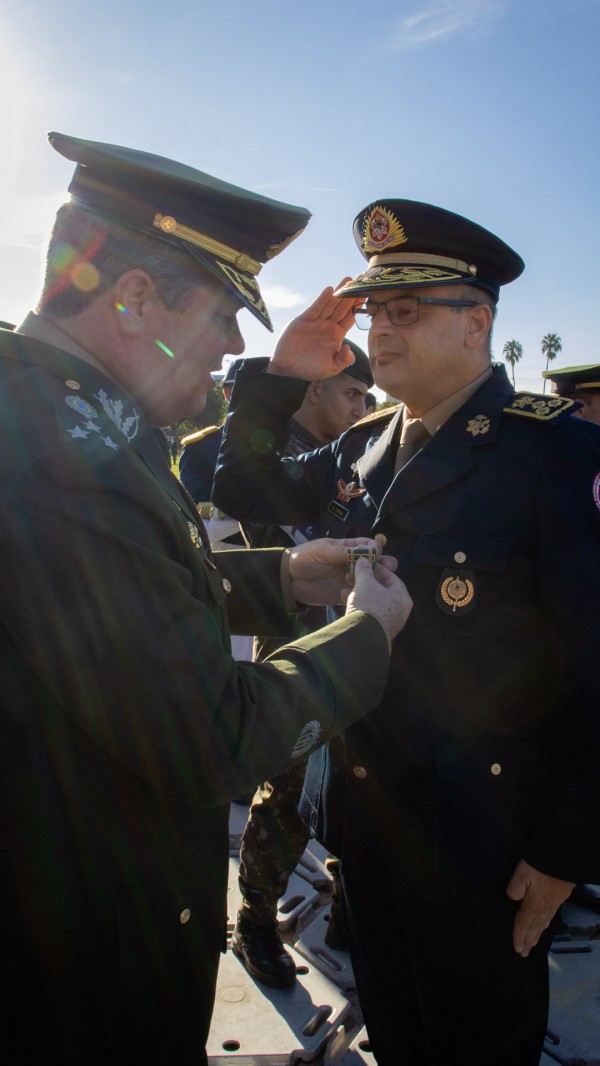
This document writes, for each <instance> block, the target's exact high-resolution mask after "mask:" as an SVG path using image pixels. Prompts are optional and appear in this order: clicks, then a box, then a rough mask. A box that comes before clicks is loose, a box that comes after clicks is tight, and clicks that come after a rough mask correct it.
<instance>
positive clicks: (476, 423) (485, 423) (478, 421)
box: [467, 415, 490, 437]
mask: <svg viewBox="0 0 600 1066" xmlns="http://www.w3.org/2000/svg"><path fill="white" fill-rule="evenodd" d="M489 428H490V420H489V418H488V417H487V415H475V418H472V419H471V420H470V421H469V422H467V433H472V434H473V436H474V437H478V436H479V435H480V434H481V433H487V431H488V429H489Z"/></svg>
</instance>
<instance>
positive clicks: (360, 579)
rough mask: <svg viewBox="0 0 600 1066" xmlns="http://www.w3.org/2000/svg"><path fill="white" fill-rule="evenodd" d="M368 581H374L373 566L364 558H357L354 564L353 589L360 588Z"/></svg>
mask: <svg viewBox="0 0 600 1066" xmlns="http://www.w3.org/2000/svg"><path fill="white" fill-rule="evenodd" d="M368 581H374V576H373V564H372V563H370V562H369V560H368V559H365V557H364V556H359V558H358V559H357V560H356V562H355V564H354V587H355V588H361V587H362V586H363V585H365V584H366V583H367V582H368Z"/></svg>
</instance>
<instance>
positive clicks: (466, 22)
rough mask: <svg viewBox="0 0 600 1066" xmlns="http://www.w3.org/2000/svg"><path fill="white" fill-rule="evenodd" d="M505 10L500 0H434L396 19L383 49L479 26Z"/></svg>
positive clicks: (421, 43)
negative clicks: (420, 8)
mask: <svg viewBox="0 0 600 1066" xmlns="http://www.w3.org/2000/svg"><path fill="white" fill-rule="evenodd" d="M501 12H502V4H500V3H499V2H498V0H434V2H433V3H430V4H429V5H428V6H426V7H424V8H423V9H422V10H420V11H414V12H413V14H411V15H406V17H405V18H402V19H400V20H399V21H398V22H396V24H395V26H394V28H393V29H392V31H391V33H390V38H389V40H388V41H387V46H386V47H385V48H384V52H387V53H390V52H401V51H405V50H406V49H409V48H420V47H424V46H426V45H428V44H434V43H437V42H439V41H445V40H448V39H449V38H450V37H456V36H457V34H464V33H466V32H468V31H472V30H480V29H482V28H484V27H485V26H487V24H488V23H489V22H491V21H492V19H494V18H496V17H497V16H498V15H499V14H501Z"/></svg>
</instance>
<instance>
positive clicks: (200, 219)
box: [48, 133, 310, 331]
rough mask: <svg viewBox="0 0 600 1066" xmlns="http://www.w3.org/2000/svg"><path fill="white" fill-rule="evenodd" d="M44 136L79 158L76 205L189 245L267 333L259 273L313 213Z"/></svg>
mask: <svg viewBox="0 0 600 1066" xmlns="http://www.w3.org/2000/svg"><path fill="white" fill-rule="evenodd" d="M48 139H49V141H50V144H51V145H52V147H53V148H55V149H56V151H57V152H59V153H60V155H63V156H64V157H65V158H66V159H70V160H71V162H74V163H76V164H77V168H76V170H75V173H74V175H73V178H72V181H71V184H70V185H69V192H70V194H71V198H72V201H73V203H75V204H77V206H78V207H81V208H83V209H84V210H86V211H91V212H92V213H93V214H95V215H98V216H99V217H100V218H103V219H106V221H109V222H116V223H118V224H119V225H121V226H125V227H128V228H129V229H135V230H138V231H139V232H141V233H145V234H147V235H148V236H150V237H154V238H155V239H156V240H159V241H161V242H162V243H163V244H168V245H171V247H174V248H179V249H180V250H184V251H186V252H187V253H188V254H189V255H190V256H192V258H193V259H195V260H196V262H197V263H199V264H200V266H202V267H204V268H205V269H206V270H208V271H209V273H210V274H212V275H213V276H215V277H217V278H218V279H219V280H220V281H222V282H223V284H224V285H225V286H226V287H227V288H228V289H229V290H230V291H231V292H233V293H234V294H235V295H236V296H237V297H238V298H239V299H240V300H241V302H242V303H243V305H244V306H245V307H247V308H248V309H249V310H250V311H251V312H252V314H253V315H255V316H256V318H258V319H259V321H261V322H262V323H263V324H264V325H265V326H266V327H267V329H270V330H271V331H272V329H273V327H272V325H271V320H270V318H269V313H268V311H267V308H266V307H265V304H264V301H263V298H262V296H261V293H260V289H259V286H258V282H257V281H256V277H257V275H258V273H259V272H260V270H261V267H262V265H263V263H266V262H268V260H269V259H272V258H273V257H274V256H276V255H278V254H279V253H280V252H282V251H283V250H284V248H286V247H287V246H288V244H290V243H291V241H293V240H294V238H295V237H298V236H299V235H300V233H301V232H302V230H303V229H304V227H305V226H306V225H307V223H308V220H309V219H310V212H309V211H307V210H306V208H303V207H295V206H293V205H291V204H285V203H282V202H280V201H278V200H271V199H269V198H268V197H266V196H260V195H258V194H257V193H253V192H250V191H249V190H248V189H242V188H239V187H238V186H236V185H230V184H229V183H228V182H225V181H220V180H219V179H218V178H214V177H212V176H211V175H210V174H204V173H203V172H202V171H200V170H195V169H194V167H190V166H187V165H186V164H184V163H177V162H175V161H174V160H172V159H166V158H164V157H163V156H158V155H152V154H150V153H148V152H140V151H136V150H135V149H133V148H122V147H120V146H119V145H114V144H102V143H100V142H97V141H85V140H80V139H79V138H77V137H68V136H66V135H65V134H62V133H49V134H48Z"/></svg>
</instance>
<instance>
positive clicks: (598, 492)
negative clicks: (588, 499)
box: [592, 473, 600, 511]
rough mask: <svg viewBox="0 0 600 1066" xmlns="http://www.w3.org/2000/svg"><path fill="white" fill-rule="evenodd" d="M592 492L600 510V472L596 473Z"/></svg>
mask: <svg viewBox="0 0 600 1066" xmlns="http://www.w3.org/2000/svg"><path fill="white" fill-rule="evenodd" d="M592 492H593V494H594V503H595V504H596V507H597V508H598V510H599V511H600V473H599V474H596V477H595V478H594V484H593V485H592Z"/></svg>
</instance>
